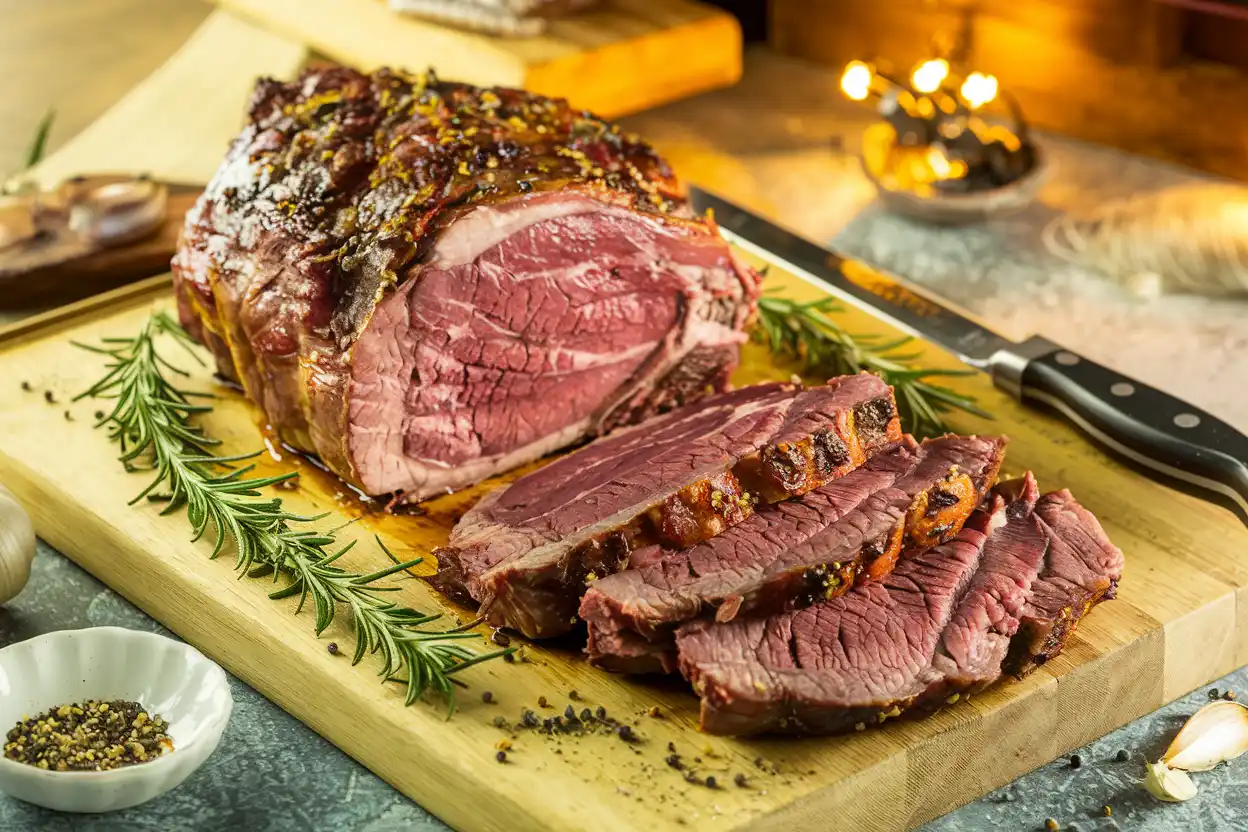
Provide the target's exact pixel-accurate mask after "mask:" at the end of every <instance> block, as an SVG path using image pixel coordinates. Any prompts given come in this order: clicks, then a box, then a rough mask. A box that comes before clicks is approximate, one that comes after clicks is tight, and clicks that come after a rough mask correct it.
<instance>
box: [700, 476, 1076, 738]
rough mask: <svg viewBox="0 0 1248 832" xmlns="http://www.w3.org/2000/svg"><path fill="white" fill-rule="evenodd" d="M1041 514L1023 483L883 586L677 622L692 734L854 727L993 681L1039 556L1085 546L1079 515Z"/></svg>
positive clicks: (938, 703)
mask: <svg viewBox="0 0 1248 832" xmlns="http://www.w3.org/2000/svg"><path fill="white" fill-rule="evenodd" d="M1056 497H1058V495H1050V496H1049V497H1046V498H1044V500H1042V501H1041V504H1040V505H1042V504H1043V503H1044V501H1048V500H1050V499H1051V498H1056ZM1040 505H1038V504H1037V500H1036V488H1035V483H1034V481H1033V480H1032V479H1031V478H1030V476H1028V477H1027V478H1025V479H1024V480H1022V481H1017V482H1012V483H1008V484H1004V485H1003V486H1000V487H999V488H998V490H997V491H996V492H994V496H993V498H992V499H991V500H990V501H989V502H988V503H987V504H986V505H985V507H983V508H981V509H980V510H978V511H977V512H976V513H975V515H974V516H972V518H971V519H970V520H969V521H968V522H967V524H966V526H965V527H964V528H963V529H962V531H961V532H960V533H959V534H958V536H957V537H956V538H954V539H953V540H952V541H950V542H948V543H945V544H942V545H940V546H937V547H936V548H934V549H931V550H929V551H928V552H925V553H922V554H919V555H916V556H914V557H912V558H903V560H902V562H901V563H900V564H899V565H898V567H897V569H896V570H895V571H894V572H893V573H892V574H891V575H889V576H888V577H887V578H885V579H884V580H883V581H881V582H869V583H865V584H862V585H860V586H858V587H855V588H854V589H853V590H852V591H851V592H849V593H848V594H847V595H845V596H843V597H840V598H836V599H833V600H831V601H826V602H823V603H820V604H816V605H815V606H813V607H810V608H807V609H805V610H800V611H796V612H788V613H783V614H781V615H776V616H771V617H769V618H760V619H746V620H738V621H734V622H731V623H728V624H723V623H716V622H714V621H710V620H702V621H697V622H692V623H690V624H686V625H683V626H682V627H681V628H680V629H679V630H678V631H677V637H676V638H677V647H678V651H679V662H680V669H681V672H682V673H684V674H685V676H686V677H687V678H688V679H689V680H690V681H691V682H692V683H693V685H694V688H695V690H697V691H698V693H699V694H700V695H701V696H702V725H703V728H704V729H705V730H707V731H708V732H711V733H721V734H754V733H760V732H784V733H835V732H839V731H847V730H851V729H859V730H861V729H862V728H865V727H866V726H868V725H873V724H878V723H880V722H884V721H885V720H887V719H890V718H893V717H897V716H901V715H902V714H903V713H909V712H915V713H919V712H925V711H930V710H932V709H937V708H940V707H943V706H944V705H946V704H951V703H953V702H956V701H957V700H958V699H959V698H960V697H961V696H963V695H965V694H967V693H971V692H974V691H977V690H981V689H982V688H984V687H986V686H987V685H989V684H991V683H992V682H994V681H995V680H996V679H997V678H999V677H1000V675H1001V673H1002V665H1003V662H1004V661H1005V658H1006V654H1007V650H1009V648H1010V640H1011V637H1012V636H1015V634H1016V633H1017V632H1018V631H1019V627H1020V619H1022V618H1023V617H1024V615H1025V614H1026V612H1025V611H1028V610H1029V609H1030V608H1029V606H1028V599H1029V598H1030V597H1031V594H1032V590H1033V587H1034V586H1035V585H1036V583H1037V582H1038V580H1039V578H1038V576H1039V574H1040V572H1041V570H1042V569H1047V568H1048V567H1047V566H1046V564H1047V563H1048V562H1049V560H1051V556H1050V552H1051V551H1052V550H1053V549H1054V548H1055V547H1062V548H1070V549H1076V548H1083V547H1086V546H1088V545H1089V544H1090V543H1092V544H1095V543H1096V541H1095V540H1094V539H1093V538H1091V537H1089V536H1088V534H1087V529H1086V528H1085V527H1084V521H1083V519H1082V518H1079V520H1078V521H1077V522H1074V524H1073V525H1068V526H1066V527H1057V526H1054V525H1052V524H1051V523H1049V522H1048V521H1047V520H1045V519H1044V518H1043V517H1042V516H1041V509H1040ZM1068 510H1070V509H1069V507H1068ZM1084 557H1085V558H1086V557H1087V553H1084Z"/></svg>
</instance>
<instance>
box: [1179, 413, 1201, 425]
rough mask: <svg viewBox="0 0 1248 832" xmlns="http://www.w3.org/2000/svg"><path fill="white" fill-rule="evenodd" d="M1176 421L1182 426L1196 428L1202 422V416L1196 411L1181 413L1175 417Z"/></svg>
mask: <svg viewBox="0 0 1248 832" xmlns="http://www.w3.org/2000/svg"><path fill="white" fill-rule="evenodd" d="M1174 423H1175V424H1176V425H1178V426H1179V427H1181V428H1194V427H1196V426H1197V425H1199V424H1200V417H1199V416H1197V415H1196V414H1195V413H1180V414H1179V415H1178V416H1175V417H1174Z"/></svg>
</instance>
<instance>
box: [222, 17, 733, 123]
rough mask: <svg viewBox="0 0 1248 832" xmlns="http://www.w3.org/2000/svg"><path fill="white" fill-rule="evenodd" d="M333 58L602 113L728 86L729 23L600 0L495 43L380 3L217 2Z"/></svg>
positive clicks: (626, 110) (616, 112)
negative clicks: (520, 92)
mask: <svg viewBox="0 0 1248 832" xmlns="http://www.w3.org/2000/svg"><path fill="white" fill-rule="evenodd" d="M215 2H217V3H218V4H219V5H220V6H222V7H224V8H227V9H230V10H231V11H234V12H236V13H237V14H239V15H243V16H246V17H248V18H249V19H251V20H254V21H256V22H257V23H260V24H262V25H264V26H265V27H267V28H269V29H271V30H272V31H274V32H278V33H280V34H282V35H284V36H286V37H289V38H291V39H292V40H297V41H300V42H302V43H307V44H309V45H311V46H312V47H314V48H316V49H317V50H319V51H320V52H323V53H324V54H325V55H327V56H329V57H330V58H333V59H334V60H336V61H338V62H340V63H344V64H347V65H349V66H354V67H358V68H360V69H365V70H370V69H374V68H376V67H379V66H393V67H402V68H405V69H411V70H423V69H424V68H425V67H428V66H432V67H434V68H436V69H437V71H438V72H439V74H440V75H441V76H442V77H443V78H453V79H455V80H459V81H467V82H470V83H474V84H480V85H500V86H512V87H524V88H526V89H530V90H532V91H534V92H538V93H542V94H544V95H550V96H557V97H563V98H567V99H568V100H570V101H571V102H572V103H573V104H574V105H575V106H577V107H583V108H585V109H589V110H593V111H594V112H596V113H599V114H601V115H604V116H607V117H614V116H618V115H622V114H624V113H630V112H635V111H637V110H641V109H645V108H647V107H652V106H655V105H657V104H661V103H664V102H667V101H672V100H675V99H677V98H681V97H683V96H687V95H692V94H693V93H697V92H702V91H704V90H709V89H714V88H716V87H722V86H726V85H728V84H732V83H734V82H735V81H736V80H737V79H738V78H739V77H740V75H741V31H740V27H739V26H738V24H737V21H736V19H735V18H733V17H732V16H731V15H729V14H728V13H726V12H723V11H720V10H718V9H715V8H714V7H712V6H708V5H706V4H703V3H699V2H696V0H604V2H603V3H602V5H601V7H599V8H596V9H593V10H590V11H586V12H582V13H577V14H575V15H572V16H570V17H568V18H566V19H562V20H557V21H555V22H553V23H552V24H551V26H550V28H549V30H548V31H547V32H546V33H545V34H544V35H541V36H538V37H531V38H497V37H489V36H486V35H482V34H478V33H474V32H469V31H464V30H460V29H455V28H451V27H448V26H443V25H439V24H436V23H430V22H427V21H424V20H420V19H418V18H413V17H409V16H400V15H397V14H395V13H394V12H392V11H390V9H389V8H388V7H387V6H386V5H385V3H384V0H215Z"/></svg>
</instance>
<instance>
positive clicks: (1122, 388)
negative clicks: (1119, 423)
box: [1109, 381, 1135, 398]
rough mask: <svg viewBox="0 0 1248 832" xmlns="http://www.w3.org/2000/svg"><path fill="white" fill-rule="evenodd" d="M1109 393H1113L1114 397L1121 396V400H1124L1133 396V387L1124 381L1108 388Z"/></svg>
mask: <svg viewBox="0 0 1248 832" xmlns="http://www.w3.org/2000/svg"><path fill="white" fill-rule="evenodd" d="M1109 392H1111V393H1113V394H1114V395H1115V396H1121V397H1123V398H1126V397H1127V396H1134V395H1135V385H1134V384H1128V383H1127V382H1125V381H1120V382H1118V383H1117V384H1115V385H1113V386H1112V387H1110V388H1109Z"/></svg>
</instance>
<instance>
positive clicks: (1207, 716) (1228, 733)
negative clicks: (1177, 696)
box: [1161, 701, 1248, 771]
mask: <svg viewBox="0 0 1248 832" xmlns="http://www.w3.org/2000/svg"><path fill="white" fill-rule="evenodd" d="M1245 751H1248V708H1246V707H1244V706H1243V705H1241V704H1239V703H1238V702H1225V701H1223V702H1210V703H1209V704H1208V705H1206V706H1204V707H1203V708H1201V709H1200V710H1199V711H1197V712H1196V713H1194V714H1192V718H1191V719H1189V720H1188V721H1187V723H1186V724H1184V726H1183V728H1182V729H1181V730H1180V731H1179V733H1178V735H1177V736H1176V737H1175V738H1174V741H1173V742H1171V743H1170V747H1169V748H1167V749H1166V753H1165V754H1163V755H1162V757H1161V760H1162V762H1164V763H1165V764H1166V765H1167V766H1168V767H1169V768H1172V769H1173V768H1177V769H1182V770H1184V771H1208V770H1209V769H1211V768H1213V767H1214V766H1216V765H1217V764H1218V763H1223V762H1226V761H1227V760H1233V759H1235V758H1236V757H1238V756H1240V755H1241V754H1243V753H1244V752H1245Z"/></svg>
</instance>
